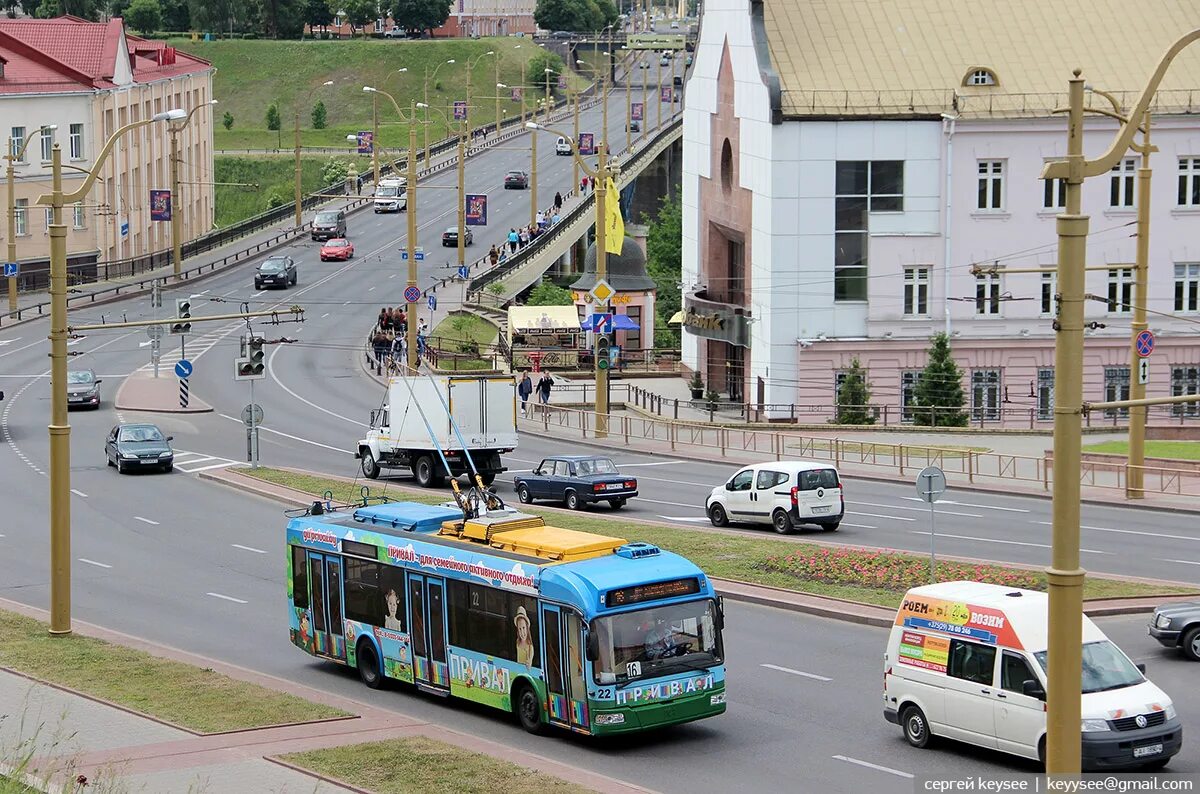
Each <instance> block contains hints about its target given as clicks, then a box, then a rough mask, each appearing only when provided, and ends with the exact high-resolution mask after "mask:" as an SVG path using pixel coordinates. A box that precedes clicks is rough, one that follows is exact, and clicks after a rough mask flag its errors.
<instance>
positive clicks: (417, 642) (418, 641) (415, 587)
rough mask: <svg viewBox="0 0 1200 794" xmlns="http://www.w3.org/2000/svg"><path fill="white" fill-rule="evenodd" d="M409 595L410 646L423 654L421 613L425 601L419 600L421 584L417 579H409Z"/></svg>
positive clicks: (423, 633) (423, 641)
mask: <svg viewBox="0 0 1200 794" xmlns="http://www.w3.org/2000/svg"><path fill="white" fill-rule="evenodd" d="M408 588H409V595H410V596H412V599H411V602H410V603H411V605H412V644H413V647H414V648H419V649H420V652H421V654H422V655H423V654H424V652H425V620H424V618H423V617H422V616H421V611H422V610H423V609H424V608H425V601H424V599H423V598H421V582H420V581H419V580H417V579H410V580H409V582H408Z"/></svg>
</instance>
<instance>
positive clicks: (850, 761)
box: [833, 755, 913, 780]
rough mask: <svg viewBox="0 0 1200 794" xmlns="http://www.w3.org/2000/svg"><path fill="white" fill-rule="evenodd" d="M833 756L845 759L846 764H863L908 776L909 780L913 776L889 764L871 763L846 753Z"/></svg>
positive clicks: (868, 767) (841, 759) (890, 773)
mask: <svg viewBox="0 0 1200 794" xmlns="http://www.w3.org/2000/svg"><path fill="white" fill-rule="evenodd" d="M833 757H834V758H835V759H837V760H838V761H845V762H846V763H847V764H855V765H857V766H865V767H866V768H867V769H877V770H879V771H880V772H887V773H888V774H889V775H895V776H896V777H905V778H909V779H910V780H911V779H912V777H913V775H912V773H911V772H904V771H902V770H899V769H892V768H891V767H890V766H880V765H879V764H872V763H871V762H870V761H862V760H860V759H858V758H851V757H850V756H848V755H835V756H833Z"/></svg>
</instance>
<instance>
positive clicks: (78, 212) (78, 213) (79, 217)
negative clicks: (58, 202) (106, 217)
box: [71, 201, 87, 229]
mask: <svg viewBox="0 0 1200 794" xmlns="http://www.w3.org/2000/svg"><path fill="white" fill-rule="evenodd" d="M71 211H72V213H73V215H74V217H73V218H72V221H73V225H74V227H75V228H76V229H83V228H86V226H85V221H86V220H87V219H86V217H85V216H84V214H83V202H82V201H76V202H75V203H74V204H72V205H71Z"/></svg>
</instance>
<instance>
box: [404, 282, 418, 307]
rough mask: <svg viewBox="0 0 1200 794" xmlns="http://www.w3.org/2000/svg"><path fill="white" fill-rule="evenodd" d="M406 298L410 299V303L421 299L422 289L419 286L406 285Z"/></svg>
mask: <svg viewBox="0 0 1200 794" xmlns="http://www.w3.org/2000/svg"><path fill="white" fill-rule="evenodd" d="M404 300H406V301H408V302H409V303H416V302H417V301H419V300H421V289H420V288H419V287H411V286H410V287H405V288H404Z"/></svg>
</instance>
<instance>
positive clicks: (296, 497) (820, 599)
mask: <svg viewBox="0 0 1200 794" xmlns="http://www.w3.org/2000/svg"><path fill="white" fill-rule="evenodd" d="M292 471H295V472H297V473H303V474H308V475H311V476H321V477H326V478H328V479H334V480H341V481H344V482H347V483H353V482H356V481H355V480H353V479H351V478H349V477H339V476H337V475H330V474H321V473H319V472H307V471H303V470H300V469H292ZM198 476H199V477H200V478H201V479H203V480H209V481H211V482H216V483H220V484H222V485H224V486H226V487H229V488H234V489H236V490H240V491H245V492H249V493H253V494H255V495H257V496H261V497H264V498H267V499H272V500H275V501H279V502H284V503H285V504H290V505H293V506H295V507H308V506H309V505H311V504H312V503H313V502H314V501H316V497H314V496H312V495H311V494H308V493H306V492H304V491H298V490H296V489H294V488H288V487H286V486H282V485H275V484H273V483H268V482H266V481H255V480H254V478H251V477H248V476H246V475H243V474H241V473H240V472H237V471H232V470H229V469H215V470H211V471H203V472H200V474H199V475H198ZM388 487H394V488H395V489H396V490H399V491H402V492H415V491H417V489H413V488H408V487H405V486H403V485H397V484H395V483H388ZM420 492H423V493H428V492H427V491H424V490H423V489H422V490H421V491H420ZM538 508H539V509H542V508H549V509H551V510H557V509H560V508H554V507H553V506H551V505H538ZM561 509H562V510H563V512H573V511H568V510H566V509H565V508H561ZM622 520H623V521H627V522H632V523H638V524H646V525H648V526H668V527H673V528H677V527H675V526H674V525H673V524H668V523H666V522H661V521H644V520H641V519H636V518H628V517H622ZM718 531H719V530H718ZM734 534H736V535H741V534H742V533H734ZM797 542H801V539H798V540H797ZM806 542H807V541H806ZM813 543H814V545H829V546H839V547H843V548H844V547H845V544H823V543H817V542H813ZM944 559H954V560H959V561H963V562H968V563H977V562H978V563H988V564H992V565H995V564H997V563H995V562H994V561H989V560H978V559H973V558H969V557H944ZM1004 565H1006V566H1007V567H1016V568H1022V569H1028V570H1040V569H1038V568H1036V567H1035V566H1025V565H1013V564H1012V563H1004ZM711 578H712V581H713V583H714V585H715V586H716V587H717V590H718V592H719V593H720V594H721V595H723V596H725V597H726V598H728V599H730V600H731V601H744V602H746V603H751V604H758V605H760V606H769V607H775V608H777V609H785V610H788V611H790V612H802V613H805V614H809V615H815V616H817V617H824V618H831V619H833V620H841V621H845V622H849V623H858V624H862V625H867V626H881V627H887V626H891V625H892V623H893V621H894V618H895V610H893V609H889V608H888V607H881V606H878V605H875V604H868V603H864V602H861V601H850V600H848V599H842V598H833V597H830V596H820V595H813V594H810V593H801V592H798V591H794V590H786V589H784V588H780V587H771V586H769V585H760V584H754V583H751V582H741V581H737V580H732V579H718V578H717V577H711ZM1104 578H1118V579H1122V580H1125V581H1138V582H1145V583H1154V584H1161V585H1163V586H1164V587H1186V586H1187V584H1186V583H1182V582H1165V581H1161V582H1160V581H1157V580H1147V579H1132V578H1129V577H1104ZM1194 600H1196V596H1195V595H1194V594H1192V595H1162V596H1131V597H1129V598H1106V599H1095V600H1093V601H1092V603H1091V604H1089V603H1088V602H1087V601H1085V602H1084V609H1083V611H1084V614H1086V615H1088V616H1089V617H1111V616H1116V615H1135V614H1142V613H1146V612H1151V611H1153V610H1154V608H1155V607H1157V606H1159V605H1160V604H1165V603H1174V602H1182V601H1194Z"/></svg>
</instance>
